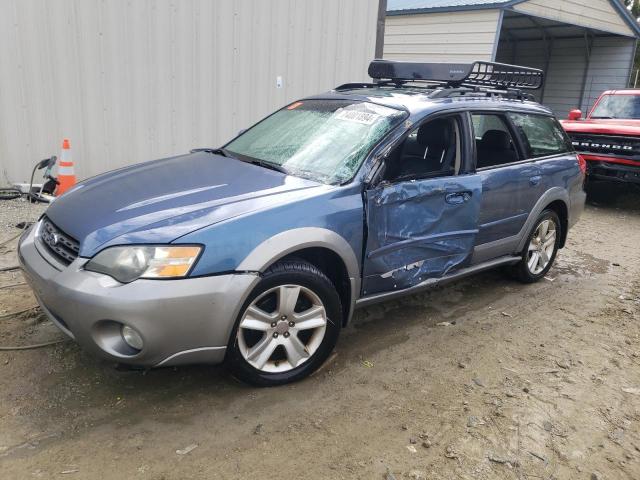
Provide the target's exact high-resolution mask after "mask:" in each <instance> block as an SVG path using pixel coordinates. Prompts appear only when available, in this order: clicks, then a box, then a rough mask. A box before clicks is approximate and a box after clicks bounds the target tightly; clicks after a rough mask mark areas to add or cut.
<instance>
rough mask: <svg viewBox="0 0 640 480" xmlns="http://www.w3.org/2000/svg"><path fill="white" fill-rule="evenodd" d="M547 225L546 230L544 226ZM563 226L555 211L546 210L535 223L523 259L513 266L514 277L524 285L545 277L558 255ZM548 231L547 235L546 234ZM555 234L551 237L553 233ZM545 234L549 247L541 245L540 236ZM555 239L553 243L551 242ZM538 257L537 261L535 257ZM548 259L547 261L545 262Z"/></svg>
mask: <svg viewBox="0 0 640 480" xmlns="http://www.w3.org/2000/svg"><path fill="white" fill-rule="evenodd" d="M545 224H546V225H547V228H546V229H545V227H544V225H545ZM561 228H562V224H561V223H560V218H559V217H558V214H557V213H556V212H554V211H553V210H544V211H543V212H542V213H541V214H540V216H539V217H538V218H537V220H536V222H535V226H534V227H533V229H532V231H531V233H530V234H529V236H528V237H527V243H526V244H525V248H524V251H523V252H522V259H521V260H520V262H518V263H517V264H516V265H514V266H513V270H512V272H513V274H514V276H515V277H516V278H517V279H518V280H520V281H521V282H523V283H534V282H537V281H538V280H540V279H541V278H542V277H544V276H545V275H546V274H547V272H548V271H549V269H550V268H551V267H552V266H553V262H554V261H555V259H556V255H557V254H558V248H559V246H560V238H561V236H562V231H561ZM545 231H546V233H544V232H545ZM552 231H553V232H555V233H554V234H553V235H551V232H552ZM541 233H544V235H545V237H544V238H546V239H547V240H546V241H544V243H546V244H548V246H547V247H545V246H544V244H543V245H540V241H541V239H540V234H541ZM551 239H553V242H551ZM536 255H537V257H536V258H537V260H534V259H533V257H534V256H536ZM545 257H546V260H545Z"/></svg>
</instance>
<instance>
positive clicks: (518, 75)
mask: <svg viewBox="0 0 640 480" xmlns="http://www.w3.org/2000/svg"><path fill="white" fill-rule="evenodd" d="M369 76H370V77H371V78H373V79H376V80H378V81H380V82H381V83H395V84H398V85H402V84H404V83H407V82H429V83H436V84H444V85H447V86H450V87H460V86H465V85H468V86H485V87H491V88H494V89H505V90H506V89H513V88H515V89H525V90H536V89H538V88H540V87H542V84H543V81H544V73H543V71H542V70H539V69H537V68H529V67H520V66H517V65H507V64H504V63H495V62H482V61H478V62H474V63H471V64H465V63H417V62H395V61H391V60H374V61H373V62H371V64H370V65H369Z"/></svg>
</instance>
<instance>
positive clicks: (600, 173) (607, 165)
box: [584, 155, 640, 184]
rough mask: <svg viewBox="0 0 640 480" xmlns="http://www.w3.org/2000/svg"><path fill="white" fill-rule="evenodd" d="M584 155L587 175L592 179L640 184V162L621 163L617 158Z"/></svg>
mask: <svg viewBox="0 0 640 480" xmlns="http://www.w3.org/2000/svg"><path fill="white" fill-rule="evenodd" d="M584 157H585V159H586V160H587V175H588V177H589V178H591V179H597V180H610V181H614V182H627V183H639V184H640V164H638V165H632V164H629V163H627V162H625V163H620V162H616V161H615V159H612V160H602V159H601V158H598V159H597V160H596V159H593V158H590V157H589V156H587V155H585V156H584Z"/></svg>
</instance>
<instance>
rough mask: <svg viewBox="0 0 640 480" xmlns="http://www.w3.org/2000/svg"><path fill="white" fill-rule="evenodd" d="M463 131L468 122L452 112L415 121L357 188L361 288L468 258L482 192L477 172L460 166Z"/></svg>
mask: <svg viewBox="0 0 640 480" xmlns="http://www.w3.org/2000/svg"><path fill="white" fill-rule="evenodd" d="M447 123H448V125H449V127H447V126H446V125H445V124H447ZM420 129H422V130H420ZM427 130H429V132H427ZM440 130H442V131H440ZM442 138H446V139H447V140H445V141H444V142H443V141H442ZM468 138H470V132H469V128H468V124H467V123H466V122H463V121H462V117H460V116H458V115H452V116H448V117H446V118H445V119H444V123H443V119H442V118H441V119H440V122H437V121H432V122H425V123H423V124H422V125H420V126H419V127H418V128H417V129H416V130H414V132H412V133H411V134H410V135H409V136H408V137H407V139H408V142H407V143H405V142H406V141H405V142H403V143H402V144H401V145H399V146H398V148H396V149H395V150H394V151H393V152H392V153H391V154H390V155H389V157H388V158H387V160H386V165H385V167H386V170H385V172H386V173H385V175H384V177H383V178H382V179H381V181H380V182H379V183H377V184H376V185H375V186H374V187H373V188H371V189H369V190H367V191H366V193H365V194H366V209H367V210H366V213H367V228H368V236H367V245H366V252H365V259H364V279H363V294H364V295H370V294H374V293H379V292H385V291H394V290H401V289H404V288H409V287H411V286H414V285H417V284H419V283H421V282H423V281H425V280H427V279H429V278H437V277H441V276H443V275H445V274H447V273H449V272H450V271H452V270H455V269H456V268H460V267H462V266H464V265H466V264H467V263H468V260H469V259H470V255H471V252H472V250H473V246H474V244H475V239H476V235H477V233H478V215H479V211H480V202H481V196H482V181H481V178H480V176H479V175H475V174H462V173H461V172H462V171H463V170H464V169H463V165H464V160H465V158H464V157H465V155H468V153H465V152H470V151H471V150H470V149H469V148H468V147H469V142H468V141H467V139H468ZM416 142H417V144H416ZM417 150H420V152H418V153H420V155H417V154H416V152H417Z"/></svg>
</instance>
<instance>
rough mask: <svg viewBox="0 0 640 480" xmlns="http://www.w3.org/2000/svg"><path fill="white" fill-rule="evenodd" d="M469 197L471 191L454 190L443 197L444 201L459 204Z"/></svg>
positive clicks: (466, 200)
mask: <svg viewBox="0 0 640 480" xmlns="http://www.w3.org/2000/svg"><path fill="white" fill-rule="evenodd" d="M470 199H471V192H455V193H448V194H447V195H446V196H445V197H444V201H445V202H447V203H450V204H451V205H460V204H461V203H465V202H468V201H469V200H470Z"/></svg>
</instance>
